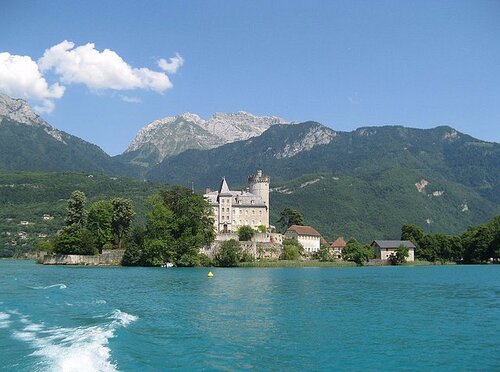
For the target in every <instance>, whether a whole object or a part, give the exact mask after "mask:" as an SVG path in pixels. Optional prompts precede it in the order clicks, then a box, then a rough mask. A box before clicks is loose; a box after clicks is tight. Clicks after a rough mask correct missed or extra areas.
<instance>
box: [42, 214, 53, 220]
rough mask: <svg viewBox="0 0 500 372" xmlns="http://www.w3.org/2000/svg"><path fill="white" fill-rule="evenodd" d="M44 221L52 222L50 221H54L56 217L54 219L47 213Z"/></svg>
mask: <svg viewBox="0 0 500 372" xmlns="http://www.w3.org/2000/svg"><path fill="white" fill-rule="evenodd" d="M42 219H43V220H44V221H50V220H53V219H54V217H53V216H51V215H50V214H47V213H45V214H44V215H43V216H42Z"/></svg>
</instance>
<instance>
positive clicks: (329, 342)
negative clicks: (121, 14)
mask: <svg viewBox="0 0 500 372" xmlns="http://www.w3.org/2000/svg"><path fill="white" fill-rule="evenodd" d="M211 270H212V271H213V272H214V274H215V277H213V278H208V277H207V273H208V271H209V270H208V269H196V268H193V269H160V268H125V267H113V268H105V267H62V266H42V265H36V264H35V263H33V262H31V261H0V350H1V354H0V360H1V361H2V363H1V365H0V368H2V369H5V370H16V371H19V370H26V371H28V370H29V371H33V370H35V371H45V370H61V371H73V370H76V371H78V370H82V371H92V370H98V371H114V370H119V371H134V370H141V371H148V370H167V369H179V370H243V369H256V370H333V369H335V370H367V369H368V370H392V371H396V370H398V371H399V370H497V371H498V370H500V265H496V266H494V265H488V266H486V265H485V266H424V267H422V266H419V267H408V266H405V267H360V268H320V269H318V268H286V269H276V268H273V269H265V268H235V269H222V268H215V269H211Z"/></svg>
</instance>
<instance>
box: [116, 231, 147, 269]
mask: <svg viewBox="0 0 500 372" xmlns="http://www.w3.org/2000/svg"><path fill="white" fill-rule="evenodd" d="M145 236H146V229H145V228H144V227H143V226H135V227H133V228H132V230H131V231H130V235H129V236H128V239H127V243H126V247H127V248H126V249H125V253H124V254H123V259H122V265H124V266H146V265H145V264H144V252H143V247H144V239H145Z"/></svg>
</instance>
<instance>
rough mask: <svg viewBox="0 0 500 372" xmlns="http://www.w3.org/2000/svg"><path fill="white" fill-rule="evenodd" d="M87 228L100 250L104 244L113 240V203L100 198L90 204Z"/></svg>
mask: <svg viewBox="0 0 500 372" xmlns="http://www.w3.org/2000/svg"><path fill="white" fill-rule="evenodd" d="M87 229H88V230H89V231H90V232H91V233H92V234H93V236H94V239H95V242H96V245H97V248H98V249H99V250H100V251H101V250H102V247H103V246H104V245H105V244H107V243H111V242H113V204H112V203H111V202H110V201H107V200H100V201H97V202H95V203H93V204H92V205H91V206H90V208H89V212H88V216H87Z"/></svg>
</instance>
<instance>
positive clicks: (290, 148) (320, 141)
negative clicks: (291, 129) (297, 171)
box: [275, 125, 337, 159]
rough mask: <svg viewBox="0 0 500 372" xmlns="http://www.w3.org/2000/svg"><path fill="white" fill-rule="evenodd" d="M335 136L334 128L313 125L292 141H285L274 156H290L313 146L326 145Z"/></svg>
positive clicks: (278, 157)
mask: <svg viewBox="0 0 500 372" xmlns="http://www.w3.org/2000/svg"><path fill="white" fill-rule="evenodd" d="M336 136H337V133H336V132H335V131H334V130H332V129H330V128H327V127H325V126H323V125H314V126H312V127H311V128H309V129H308V130H307V132H306V133H304V135H302V136H300V137H298V138H296V139H294V140H293V141H289V142H288V141H287V143H285V146H284V147H283V148H282V149H281V151H279V152H278V153H276V154H275V157H276V158H277V159H282V158H291V157H293V156H295V155H297V154H299V153H301V152H303V151H309V150H311V149H312V148H313V147H315V146H318V145H327V144H329V143H330V142H331V141H332V140H333V139H334V138H335V137H336Z"/></svg>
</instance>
